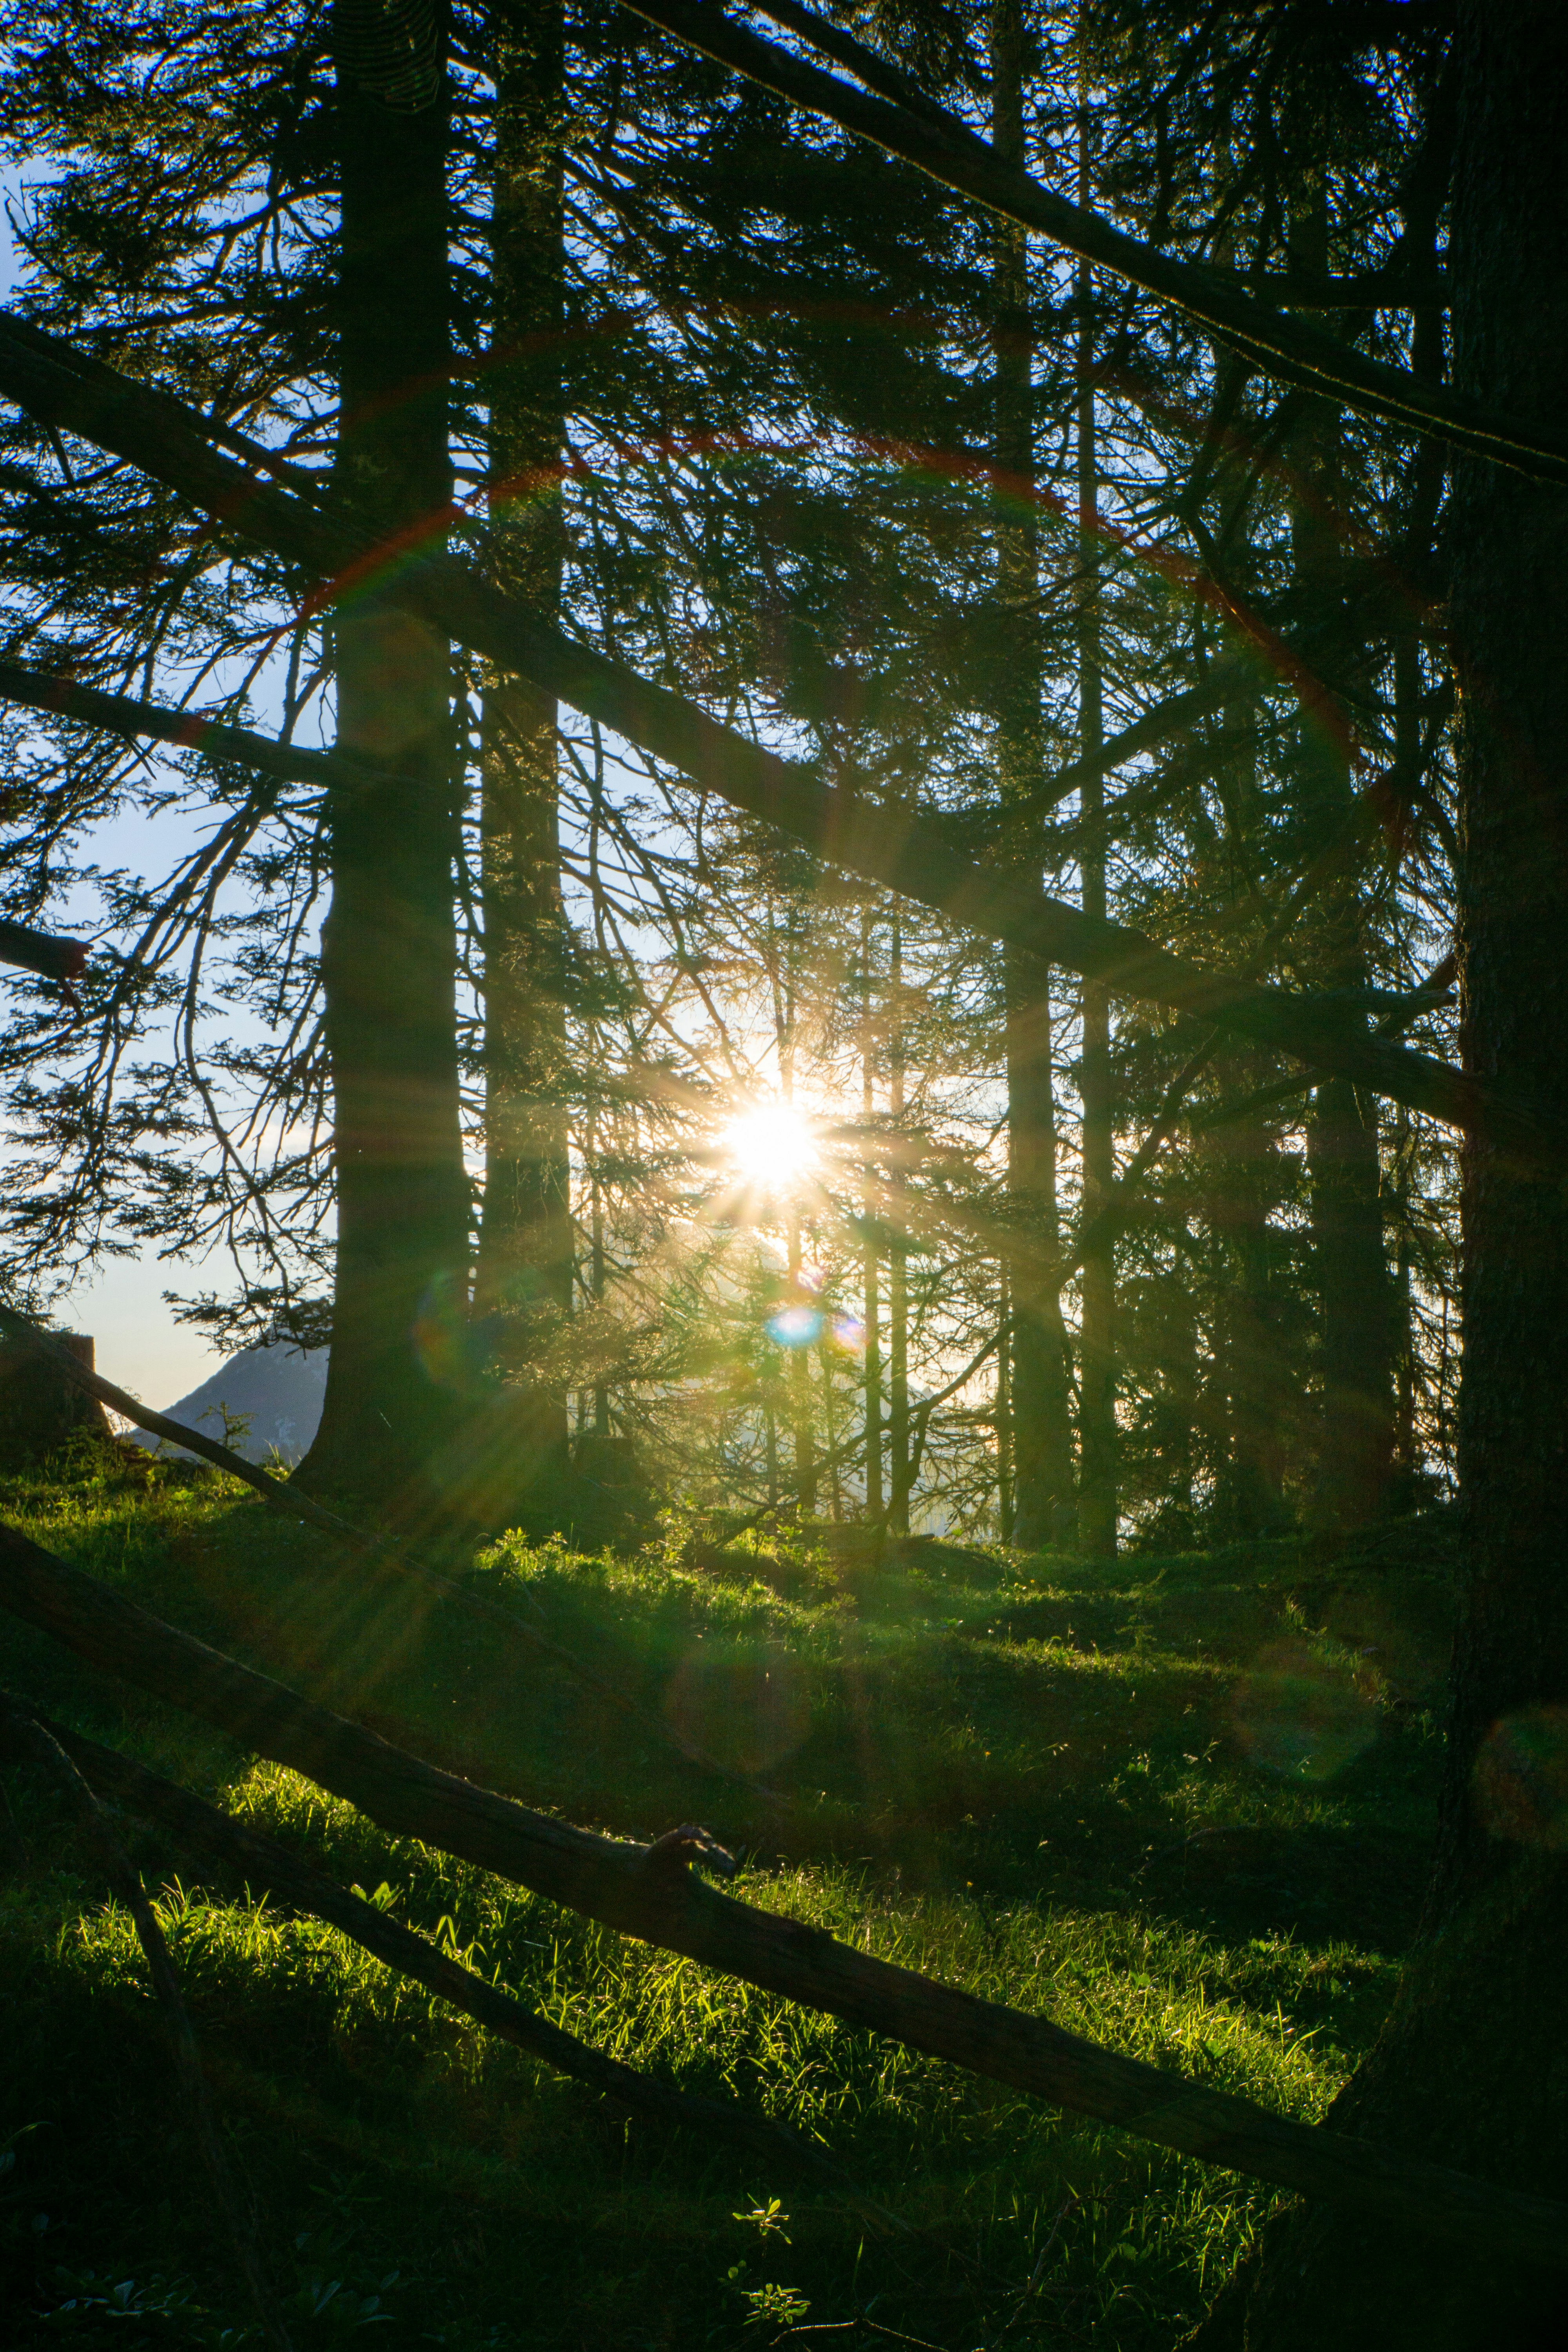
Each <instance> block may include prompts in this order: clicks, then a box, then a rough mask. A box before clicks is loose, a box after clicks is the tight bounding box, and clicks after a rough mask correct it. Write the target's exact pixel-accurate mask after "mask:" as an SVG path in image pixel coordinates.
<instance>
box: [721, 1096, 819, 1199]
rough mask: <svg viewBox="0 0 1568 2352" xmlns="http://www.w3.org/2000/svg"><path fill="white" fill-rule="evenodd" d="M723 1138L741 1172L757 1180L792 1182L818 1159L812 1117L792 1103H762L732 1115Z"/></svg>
mask: <svg viewBox="0 0 1568 2352" xmlns="http://www.w3.org/2000/svg"><path fill="white" fill-rule="evenodd" d="M721 1142H722V1144H723V1147H724V1150H725V1151H726V1152H727V1153H728V1155H729V1157H730V1158H731V1160H733V1161H734V1163H735V1166H736V1167H737V1168H738V1169H739V1170H740V1171H741V1174H742V1176H744V1177H746V1178H747V1179H748V1180H749V1181H751V1182H752V1183H754V1184H769V1185H788V1184H792V1183H794V1182H795V1181H796V1180H797V1179H798V1178H800V1177H802V1176H804V1175H805V1172H806V1171H807V1170H808V1169H809V1168H811V1167H813V1166H814V1165H815V1164H816V1137H815V1136H814V1134H813V1132H812V1127H811V1121H810V1120H809V1119H807V1118H803V1117H802V1115H801V1113H800V1112H799V1111H798V1110H796V1109H795V1106H794V1104H793V1103H786V1102H773V1103H759V1104H758V1105H757V1106H756V1108H754V1109H752V1110H749V1111H746V1112H743V1113H742V1116H741V1117H740V1118H736V1119H732V1120H731V1123H730V1125H729V1126H728V1127H727V1128H726V1129H724V1132H723V1135H722V1136H721Z"/></svg>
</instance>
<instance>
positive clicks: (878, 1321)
mask: <svg viewBox="0 0 1568 2352" xmlns="http://www.w3.org/2000/svg"><path fill="white" fill-rule="evenodd" d="M871 948H872V933H871V917H870V913H869V910H868V909H864V908H863V909H862V911H861V916H860V977H861V987H862V992H863V996H862V1003H863V1013H864V1019H863V1023H862V1028H861V1035H860V1087H861V1118H862V1121H863V1124H864V1126H865V1129H866V1132H867V1136H868V1138H869V1135H870V1130H871V1124H872V1121H873V1120H874V1119H875V1118H876V1116H877V1055H876V1043H875V1037H874V1033H873V1027H872V1021H871V990H872V971H871ZM863 1165H864V1189H863V1191H862V1193H861V1204H862V1207H863V1210H864V1213H865V1219H866V1242H865V1261H864V1276H863V1279H864V1284H865V1298H866V1517H868V1519H869V1520H870V1522H871V1523H872V1525H873V1526H875V1525H876V1524H877V1523H878V1522H879V1520H880V1518H881V1516H882V1269H881V1245H880V1243H879V1238H878V1227H879V1224H880V1222H881V1205H882V1204H881V1200H880V1197H879V1192H878V1189H877V1184H876V1179H875V1173H874V1171H873V1168H872V1163H871V1161H870V1160H869V1159H867V1160H866V1161H865V1162H864V1163H863Z"/></svg>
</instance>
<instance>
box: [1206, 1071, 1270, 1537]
mask: <svg viewBox="0 0 1568 2352" xmlns="http://www.w3.org/2000/svg"><path fill="white" fill-rule="evenodd" d="M1226 1068H1227V1070H1228V1072H1229V1074H1230V1076H1231V1081H1232V1086H1233V1087H1234V1090H1235V1091H1236V1092H1237V1093H1241V1094H1245V1093H1247V1091H1248V1090H1249V1089H1251V1088H1254V1087H1257V1085H1258V1083H1259V1079H1258V1066H1257V1064H1256V1063H1255V1062H1253V1061H1251V1060H1248V1059H1245V1058H1243V1059H1240V1060H1232V1061H1230V1062H1229V1063H1227V1064H1226ZM1279 1192H1280V1185H1279V1154H1278V1152H1277V1151H1276V1150H1275V1148H1274V1139H1273V1136H1272V1134H1271V1133H1270V1130H1269V1128H1268V1118H1267V1115H1263V1116H1256V1117H1253V1118H1246V1119H1238V1120H1237V1122H1236V1123H1235V1124H1234V1125H1227V1126H1225V1127H1222V1128H1220V1129H1218V1130H1217V1132H1216V1134H1215V1141H1214V1172H1213V1175H1212V1177H1211V1179H1210V1181H1209V1183H1208V1184H1207V1186H1206V1187H1205V1201H1206V1204H1207V1209H1208V1216H1209V1222H1210V1223H1211V1225H1212V1226H1213V1227H1214V1229H1215V1233H1216V1234H1217V1236H1218V1238H1219V1240H1220V1242H1221V1244H1222V1245H1223V1247H1224V1250H1225V1268H1226V1273H1225V1287H1224V1289H1223V1292H1222V1294H1221V1297H1220V1298H1219V1300H1218V1303H1217V1317H1218V1323H1219V1339H1220V1357H1221V1362H1222V1366H1223V1387H1224V1397H1223V1404H1224V1411H1225V1417H1226V1429H1225V1440H1226V1472H1225V1476H1224V1479H1223V1482H1222V1491H1221V1496H1220V1507H1221V1508H1220V1516H1221V1519H1222V1522H1223V1524H1224V1525H1225V1527H1226V1529H1227V1531H1234V1532H1235V1533H1236V1534H1237V1535H1241V1536H1258V1535H1268V1534H1271V1533H1274V1532H1276V1531H1277V1530H1278V1529H1279V1527H1280V1525H1281V1523H1282V1521H1283V1519H1284V1517H1285V1500H1284V1476H1285V1444H1284V1418H1285V1405H1286V1399H1287V1395H1288V1392H1289V1379H1290V1371H1289V1364H1288V1363H1287V1361H1286V1358H1285V1350H1284V1348H1283V1345H1282V1343H1281V1339H1280V1335H1279V1321H1278V1318H1279V1299H1278V1297H1277V1291H1276V1284H1275V1282H1274V1278H1273V1275H1274V1269H1273V1262H1272V1261H1273V1253H1274V1243H1273V1240H1272V1237H1271V1234H1270V1228H1269V1215H1270V1212H1271V1211H1272V1210H1273V1209H1274V1208H1275V1207H1276V1206H1277V1205H1278V1202H1279Z"/></svg>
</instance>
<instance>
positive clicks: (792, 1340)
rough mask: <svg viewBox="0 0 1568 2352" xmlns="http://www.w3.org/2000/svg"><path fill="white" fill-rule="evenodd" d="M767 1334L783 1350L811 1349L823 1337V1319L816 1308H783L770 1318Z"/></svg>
mask: <svg viewBox="0 0 1568 2352" xmlns="http://www.w3.org/2000/svg"><path fill="white" fill-rule="evenodd" d="M767 1334H768V1337H769V1339H772V1340H773V1341H774V1342H775V1343H776V1345H777V1346H779V1347H781V1348H809V1347H811V1346H812V1344H813V1343H814V1341H816V1340H817V1339H821V1337H822V1318H821V1316H820V1315H819V1314H818V1313H817V1311H816V1307H780V1308H779V1310H778V1312H777V1313H776V1314H775V1315H770V1316H769V1317H768V1320H767Z"/></svg>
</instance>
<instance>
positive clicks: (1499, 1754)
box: [1475, 1706, 1568, 1853]
mask: <svg viewBox="0 0 1568 2352" xmlns="http://www.w3.org/2000/svg"><path fill="white" fill-rule="evenodd" d="M1475 1789H1476V1803H1477V1806H1478V1808H1479V1811H1480V1816H1481V1819H1482V1820H1483V1821H1484V1822H1485V1823H1486V1825H1487V1827H1488V1829H1489V1830H1490V1831H1491V1832H1492V1834H1493V1836H1494V1837H1503V1838H1511V1839H1512V1840H1513V1841H1514V1843H1516V1844H1519V1845H1536V1846H1544V1847H1546V1848H1547V1849H1548V1851H1549V1852H1551V1853H1565V1852H1568V1706H1527V1707H1522V1708H1521V1710H1520V1712H1519V1713H1518V1714H1517V1715H1505V1716H1504V1717H1502V1719H1501V1721H1500V1722H1498V1723H1494V1724H1493V1726H1492V1727H1491V1729H1490V1730H1489V1732H1488V1734H1487V1736H1486V1738H1485V1739H1484V1740H1483V1741H1482V1742H1481V1748H1480V1753H1479V1756H1478V1757H1477V1759H1476V1774H1475Z"/></svg>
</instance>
